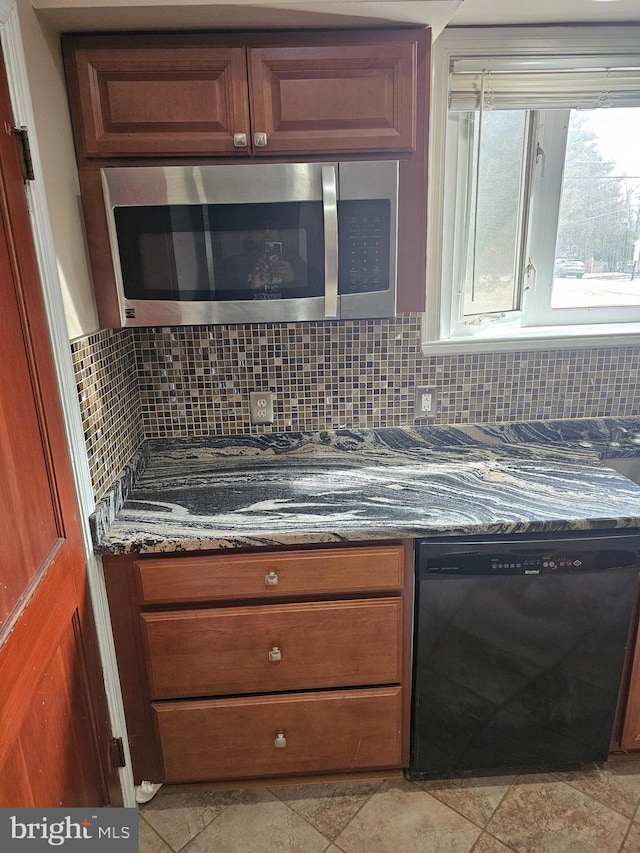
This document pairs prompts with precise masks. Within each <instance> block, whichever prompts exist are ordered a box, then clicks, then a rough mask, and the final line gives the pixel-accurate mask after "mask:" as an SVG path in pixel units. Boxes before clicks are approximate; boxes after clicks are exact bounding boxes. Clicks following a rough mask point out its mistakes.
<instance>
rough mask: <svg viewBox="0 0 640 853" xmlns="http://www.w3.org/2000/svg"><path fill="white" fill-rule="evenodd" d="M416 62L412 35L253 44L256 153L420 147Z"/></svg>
mask: <svg viewBox="0 0 640 853" xmlns="http://www.w3.org/2000/svg"><path fill="white" fill-rule="evenodd" d="M416 69H417V41H410V40H404V41H401V40H399V41H397V42H393V41H391V42H380V41H377V42H376V41H372V42H371V43H358V44H336V45H323V46H315V47H314V46H307V45H302V46H299V47H264V48H251V49H250V50H249V86H250V98H251V120H252V130H253V134H254V136H253V141H254V154H256V155H259V154H264V155H269V154H284V153H293V152H305V153H325V152H333V151H335V152H339V151H342V152H363V151H412V150H414V148H415V144H416V107H417V104H416V74H417V71H416ZM260 134H264V135H265V137H266V144H264V145H263V146H260V144H259V143H260V140H259V139H256V136H259V135H260Z"/></svg>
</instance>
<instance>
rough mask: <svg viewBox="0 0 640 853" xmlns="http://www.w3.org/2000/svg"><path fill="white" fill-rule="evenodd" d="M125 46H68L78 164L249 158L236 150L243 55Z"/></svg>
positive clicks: (106, 42) (245, 130)
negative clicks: (193, 157) (75, 108)
mask: <svg viewBox="0 0 640 853" xmlns="http://www.w3.org/2000/svg"><path fill="white" fill-rule="evenodd" d="M127 41H128V39H127V37H126V36H118V37H117V38H113V37H108V38H105V39H96V38H93V37H89V38H87V39H70V40H69V41H68V42H67V44H68V46H69V48H70V52H69V53H67V54H66V60H67V62H68V68H69V74H70V76H69V85H70V90H71V91H74V92H75V95H76V97H77V105H78V107H79V114H78V115H77V116H76V123H75V124H76V146H77V148H78V155H79V157H81V156H83V155H84V156H85V157H154V156H156V157H157V156H169V155H184V154H201V155H209V154H211V153H217V154H230V153H235V152H236V151H239V152H240V153H241V154H245V155H246V154H247V153H248V149H247V147H246V146H245V147H244V148H236V147H235V146H234V136H235V135H236V134H244V138H245V139H248V138H249V101H248V98H247V83H246V80H247V62H246V51H245V50H244V48H241V47H218V48H216V49H214V50H212V49H211V48H209V47H205V46H202V45H201V44H199V43H196V44H195V45H193V46H190V45H187V44H184V43H181V44H177V45H174V46H170V45H168V44H167V45H166V46H160V45H156V46H152V44H151V43H149V42H144V43H141V41H140V39H139V38H137V37H136V38H134V39H132V40H131V43H130V44H127ZM155 41H157V39H155ZM199 41H201V40H200V39H198V40H197V42H199ZM85 43H86V46H84V45H85ZM72 44H73V45H75V46H74V47H71V45H72ZM121 44H122V45H123V46H122V47H120V46H119V45H121ZM236 139H237V136H236Z"/></svg>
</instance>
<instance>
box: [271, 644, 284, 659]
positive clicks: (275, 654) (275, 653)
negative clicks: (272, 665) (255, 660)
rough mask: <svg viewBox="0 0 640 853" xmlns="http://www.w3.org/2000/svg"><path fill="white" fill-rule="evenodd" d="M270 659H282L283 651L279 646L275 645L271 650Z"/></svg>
mask: <svg viewBox="0 0 640 853" xmlns="http://www.w3.org/2000/svg"><path fill="white" fill-rule="evenodd" d="M269 660H272V661H273V660H282V652H281V651H280V649H279V648H278V647H277V646H273V647H272V648H271V650H270V651H269Z"/></svg>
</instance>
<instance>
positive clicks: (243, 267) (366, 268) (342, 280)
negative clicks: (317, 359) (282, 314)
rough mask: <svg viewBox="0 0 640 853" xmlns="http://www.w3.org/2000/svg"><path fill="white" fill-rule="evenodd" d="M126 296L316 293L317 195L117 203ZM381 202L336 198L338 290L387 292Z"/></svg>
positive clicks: (320, 282)
mask: <svg viewBox="0 0 640 853" xmlns="http://www.w3.org/2000/svg"><path fill="white" fill-rule="evenodd" d="M113 215H114V220H115V228H116V233H117V241H118V253H119V259H120V267H121V270H122V281H123V289H124V295H125V297H126V299H128V300H172V301H177V302H190V301H195V302H200V301H205V302H206V301H209V302H212V301H215V302H235V301H237V300H269V301H270V300H276V299H300V298H307V297H321V296H322V295H323V293H324V286H325V285H324V281H325V269H324V252H325V245H324V222H323V208H322V203H321V202H320V201H301V202H259V203H243V204H203V205H199V204H171V205H132V206H122V207H118V206H116V207H114V209H113ZM390 218H391V211H390V203H389V200H388V199H351V200H344V201H340V200H339V201H338V292H339V293H340V294H357V293H367V292H377V291H384V290H387V289H388V288H389V258H390V245H389V234H390Z"/></svg>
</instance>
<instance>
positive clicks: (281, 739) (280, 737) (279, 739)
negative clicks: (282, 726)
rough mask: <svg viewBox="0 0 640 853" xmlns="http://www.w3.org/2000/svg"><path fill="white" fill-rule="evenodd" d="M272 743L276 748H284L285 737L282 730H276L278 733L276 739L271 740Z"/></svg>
mask: <svg viewBox="0 0 640 853" xmlns="http://www.w3.org/2000/svg"><path fill="white" fill-rule="evenodd" d="M273 745H274V746H275V748H276V749H284V748H285V746H286V745H287V739H286V737H285V736H284V732H278V734H277V735H276V739H275V741H274V742H273Z"/></svg>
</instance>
